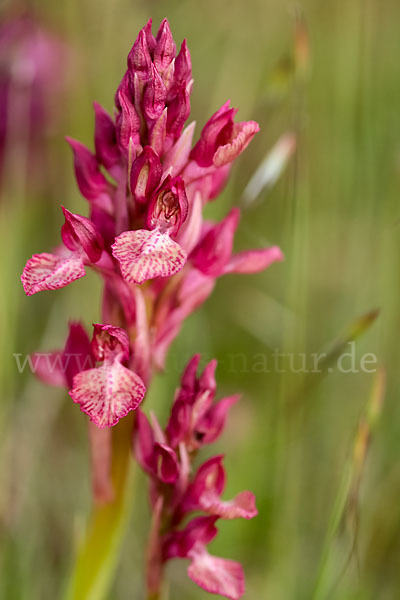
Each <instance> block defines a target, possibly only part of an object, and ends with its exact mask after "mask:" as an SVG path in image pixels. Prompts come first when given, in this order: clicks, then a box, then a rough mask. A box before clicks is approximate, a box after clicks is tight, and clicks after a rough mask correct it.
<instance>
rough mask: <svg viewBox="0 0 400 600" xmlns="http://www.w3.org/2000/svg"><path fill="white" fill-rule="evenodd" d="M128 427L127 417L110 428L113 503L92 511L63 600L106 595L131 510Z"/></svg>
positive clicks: (95, 598)
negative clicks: (111, 430)
mask: <svg viewBox="0 0 400 600" xmlns="http://www.w3.org/2000/svg"><path fill="white" fill-rule="evenodd" d="M132 425H133V416H128V417H125V418H124V419H122V420H121V421H120V423H119V424H118V425H116V426H115V427H113V432H112V465H111V479H112V483H113V488H114V499H113V501H112V502H108V503H107V504H103V505H98V506H94V507H93V510H92V514H91V515H90V518H89V522H88V526H87V530H86V533H85V536H84V539H83V540H82V542H81V544H80V546H79V549H78V553H77V557H76V561H75V564H74V567H73V571H72V573H71V576H70V579H69V583H68V586H67V593H66V595H65V600H103V599H104V598H105V597H106V596H107V593H108V591H109V588H110V585H111V583H112V578H113V574H114V572H115V568H116V566H117V561H118V557H119V550H120V547H121V543H122V540H123V536H124V533H125V530H126V523H127V521H128V519H129V516H130V512H131V507H132V495H133V470H132V465H133V464H134V463H133V461H132V459H131V447H132Z"/></svg>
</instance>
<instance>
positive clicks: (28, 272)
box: [21, 252, 86, 296]
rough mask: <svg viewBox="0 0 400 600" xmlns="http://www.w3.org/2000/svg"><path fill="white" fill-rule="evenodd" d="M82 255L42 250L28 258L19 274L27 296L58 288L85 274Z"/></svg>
mask: <svg viewBox="0 0 400 600" xmlns="http://www.w3.org/2000/svg"><path fill="white" fill-rule="evenodd" d="M85 274H86V273H85V268H84V264H83V260H82V257H81V256H80V255H78V254H70V255H69V256H57V255H55V254H49V253H47V252H43V253H42V254H34V255H33V256H32V258H30V259H29V260H28V262H27V263H26V265H25V268H24V270H23V273H22V275H21V281H22V285H23V287H24V290H25V293H26V295H27V296H32V295H33V294H36V293H37V292H41V291H43V290H58V289H60V288H63V287H65V286H66V285H68V284H69V283H72V282H73V281H75V280H76V279H80V278H81V277H84V275H85Z"/></svg>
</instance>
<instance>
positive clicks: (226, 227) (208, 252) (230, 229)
mask: <svg viewBox="0 0 400 600" xmlns="http://www.w3.org/2000/svg"><path fill="white" fill-rule="evenodd" d="M239 217H240V212H239V209H237V208H233V209H232V210H231V211H230V213H229V214H228V216H227V217H225V219H224V220H223V221H221V223H219V224H218V225H215V226H214V227H212V228H211V229H210V231H209V232H208V233H207V234H206V235H205V236H204V238H203V239H202V240H201V241H200V243H199V244H198V245H197V246H196V248H195V249H194V250H193V252H192V254H191V256H190V258H191V260H192V262H193V264H194V266H195V267H196V268H197V269H199V270H200V271H201V272H202V273H204V274H205V275H210V276H212V277H218V276H219V275H222V273H223V272H224V268H225V265H226V264H227V263H228V261H229V259H230V257H231V254H232V247H233V238H234V234H235V231H236V228H237V226H238V223H239Z"/></svg>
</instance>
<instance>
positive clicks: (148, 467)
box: [133, 408, 154, 473]
mask: <svg viewBox="0 0 400 600" xmlns="http://www.w3.org/2000/svg"><path fill="white" fill-rule="evenodd" d="M133 442H134V450H135V456H136V460H137V461H138V463H139V464H140V466H141V467H142V469H144V470H145V471H147V472H148V473H152V472H153V456H154V434H153V429H152V427H151V425H150V423H149V421H148V419H147V417H146V415H145V414H144V412H143V411H142V410H140V408H139V409H138V410H137V413H136V418H135V435H134V437H133Z"/></svg>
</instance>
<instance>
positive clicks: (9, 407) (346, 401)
mask: <svg viewBox="0 0 400 600" xmlns="http://www.w3.org/2000/svg"><path fill="white" fill-rule="evenodd" d="M2 4H3V18H6V16H9V15H10V12H11V13H13V11H14V12H15V11H16V10H17V9H18V8H19V7H20V6H21V5H18V6H17V5H13V4H11V3H2ZM30 7H31V8H33V10H34V11H35V14H36V17H37V18H38V19H39V20H40V21H41V22H42V23H43V24H44V26H46V27H48V28H49V29H50V30H52V31H53V32H56V33H58V35H60V36H61V37H62V39H63V40H64V43H65V45H66V46H67V47H68V48H69V50H68V60H66V62H65V65H61V67H60V78H66V82H67V84H66V86H65V89H64V91H63V94H62V95H61V97H60V98H59V100H58V102H59V105H58V111H57V113H58V117H57V119H56V120H55V121H54V123H53V125H52V128H51V131H50V132H47V134H46V154H45V158H44V160H43V164H42V171H41V174H40V175H39V176H37V175H36V177H34V178H33V177H32V175H31V174H30V173H29V172H27V169H26V165H27V163H29V160H30V157H29V156H27V152H26V146H25V147H24V145H23V144H22V145H21V144H20V145H19V146H18V148H17V149H16V150H14V151H13V152H12V155H11V156H10V157H8V158H7V161H8V162H7V163H6V170H5V174H4V175H3V179H2V182H1V202H0V212H1V221H0V229H1V230H0V234H1V241H2V252H1V254H0V273H1V281H2V294H1V296H0V310H1V321H0V322H1V336H0V351H1V364H0V375H1V382H0V389H1V390H2V399H1V404H0V448H1V480H0V509H1V513H0V519H1V537H2V545H1V555H0V558H1V568H2V576H1V582H0V598H4V599H6V600H14V599H15V600H17V599H18V600H19V599H24V600H25V599H29V600H37V599H47V598H58V597H60V594H61V592H60V590H61V589H62V586H63V584H64V581H65V577H66V574H67V572H68V568H69V566H70V563H71V560H72V557H73V552H74V547H75V545H76V542H77V539H78V538H79V536H80V535H81V532H82V527H83V525H84V522H85V516H86V514H87V511H88V510H89V506H90V490H89V476H88V464H87V433H86V423H85V419H84V418H83V417H82V414H81V413H80V412H79V411H78V410H77V408H76V407H74V406H73V404H72V402H71V401H70V400H69V399H68V397H67V395H66V394H65V393H63V392H60V391H58V390H54V389H50V388H46V387H45V386H43V385H42V384H40V383H39V382H37V381H36V380H35V379H34V378H33V376H32V375H31V374H30V373H29V372H28V370H26V371H25V372H24V373H23V374H19V373H18V369H17V367H16V362H15V359H14V357H13V353H21V354H22V355H25V354H26V353H28V352H32V351H33V350H36V349H39V350H42V351H47V350H49V349H53V348H57V347H61V346H62V344H63V341H64V339H65V335H66V331H67V326H66V324H67V321H68V319H69V318H74V319H77V318H80V319H82V320H83V321H84V322H86V323H87V324H90V323H92V322H96V321H97V320H98V318H99V300H98V298H99V285H98V282H97V281H96V279H95V277H92V276H91V275H90V274H89V275H88V276H87V277H86V278H85V279H84V280H82V281H80V282H79V283H76V284H74V285H73V286H71V287H69V288H66V289H64V290H63V291H60V292H57V293H45V294H39V295H37V296H34V297H32V298H29V299H28V298H26V297H25V296H24V294H23V290H22V286H21V285H20V282H19V274H20V272H21V270H22V268H23V265H24V263H25V260H26V259H27V258H28V257H29V256H30V255H31V254H32V253H34V252H42V251H49V250H50V249H51V248H52V246H53V245H55V244H56V243H58V239H59V227H60V225H61V223H62V215H61V211H60V208H59V206H60V204H64V205H66V206H68V208H70V209H71V210H74V211H76V212H83V211H84V210H85V208H84V200H83V199H82V198H80V196H79V193H78V190H77V187H76V185H75V181H74V175H73V170H72V160H71V155H70V150H69V148H68V147H67V145H66V143H65V142H64V135H66V134H68V135H71V136H72V137H76V138H78V139H80V140H81V141H83V142H85V143H87V144H88V145H90V146H91V145H92V136H93V111H92V101H93V100H97V101H98V102H100V103H101V104H103V105H104V106H105V107H106V108H107V109H108V110H111V109H112V102H113V94H114V91H115V89H116V87H117V85H118V83H119V80H120V78H121V76H122V74H123V71H124V69H125V59H126V55H127V52H128V51H129V49H130V47H131V45H132V43H133V41H134V39H135V37H136V35H137V32H138V30H139V29H140V28H141V27H142V26H143V25H144V24H145V22H146V21H147V19H148V17H149V16H152V18H153V22H154V24H155V26H156V27H157V26H158V23H159V22H160V21H161V19H162V18H163V17H164V16H167V17H168V19H169V21H170V24H171V28H172V31H173V34H174V37H175V40H176V42H177V44H180V42H181V40H182V39H183V38H184V37H186V38H187V39H188V44H189V48H190V50H191V53H192V62H193V73H194V78H195V85H194V91H193V94H192V119H195V120H196V121H197V123H198V125H197V134H198V133H199V131H200V129H201V127H202V125H203V124H204V122H205V121H206V119H207V118H208V117H209V116H210V114H211V113H212V112H214V111H215V110H216V109H217V108H218V107H219V106H220V105H221V104H222V103H223V102H224V101H225V100H226V99H227V98H230V99H231V101H232V104H233V105H234V106H237V107H239V108H240V112H239V117H240V119H241V120H245V119H256V120H258V121H259V122H260V125H261V133H260V134H258V135H257V136H256V138H255V140H254V141H253V143H252V144H251V146H250V147H249V148H248V150H247V151H246V153H245V154H244V155H243V156H242V157H241V158H240V159H239V160H238V161H237V164H236V165H235V167H234V169H233V173H232V177H231V180H230V182H229V185H228V186H227V188H226V190H225V191H224V193H223V195H222V197H221V198H220V199H219V200H218V201H217V202H216V203H215V204H214V205H213V206H211V207H210V211H209V215H210V216H213V217H218V218H219V217H221V216H223V215H224V214H225V213H226V212H227V210H228V208H229V207H230V206H231V205H233V204H238V203H240V200H241V196H242V192H243V189H244V187H245V185H246V184H247V182H248V180H249V178H250V176H251V175H252V173H253V172H254V170H255V169H256V167H257V166H258V165H259V163H260V162H261V160H262V158H263V157H264V156H265V154H266V152H267V151H268V150H269V149H270V148H271V146H272V145H273V144H274V143H275V142H276V140H277V139H278V138H279V136H280V135H281V134H282V133H284V132H286V131H293V132H295V133H296V135H297V151H296V154H295V155H294V157H293V158H292V160H291V162H290V164H289V167H288V168H287V169H286V171H285V173H284V175H283V176H282V177H281V178H280V180H279V182H278V183H277V185H276V186H275V187H274V188H273V189H272V190H269V191H264V192H263V193H262V194H261V196H260V198H259V201H258V202H257V203H255V204H254V205H253V206H250V207H249V208H248V209H246V210H244V211H243V218H242V223H241V227H240V231H239V233H238V236H237V247H238V248H245V247H252V246H261V245H266V244H279V245H280V246H281V248H282V249H283V251H284V253H285V262H284V263H281V264H278V265H274V266H273V267H272V268H271V269H270V270H268V271H267V272H265V273H263V274H260V275H257V276H255V275H253V276H246V277H245V276H231V277H226V278H224V279H223V280H221V281H220V282H219V283H218V286H217V289H216V291H215V292H214V295H213V296H212V298H211V299H210V300H209V301H208V303H207V304H206V305H205V307H204V308H202V309H201V310H200V311H199V312H198V313H197V314H195V315H194V316H192V317H191V318H190V319H189V321H188V322H187V323H186V325H185V327H184V330H183V332H182V334H181V336H180V338H179V339H178V340H177V341H176V342H175V343H174V345H173V347H172V351H171V357H170V361H169V363H168V367H167V371H166V374H165V375H164V376H162V377H159V378H157V379H156V381H155V383H154V386H153V389H152V391H151V394H150V397H149V399H148V408H151V409H154V410H156V411H157V413H158V414H159V415H160V418H161V419H163V418H164V419H165V417H166V414H167V411H168V408H169V406H170V402H171V399H172V394H173V391H174V389H175V387H176V385H177V383H178V377H179V369H178V368H177V366H176V365H177V364H179V365H180V366H182V365H183V364H184V362H185V360H186V359H187V358H188V357H189V356H190V355H191V354H193V353H194V352H201V353H202V354H203V355H204V357H205V359H206V358H211V357H214V356H215V357H216V358H217V359H218V360H219V368H218V381H219V392H220V394H221V395H222V394H227V393H231V392H234V391H235V392H236V391H240V392H241V393H242V401H241V403H240V404H239V405H237V406H236V407H235V409H234V410H233V411H232V414H231V419H230V422H229V427H228V430H227V432H226V434H225V436H224V437H223V439H222V440H221V442H219V444H218V445H217V446H215V447H214V448H212V450H213V453H217V452H219V451H223V452H225V453H226V466H227V472H228V487H227V491H226V497H229V496H230V495H234V494H235V493H237V492H238V491H240V490H241V489H251V490H253V491H254V492H255V494H256V497H257V504H258V509H259V516H258V517H257V519H254V520H253V521H250V522H239V521H237V522H236V521H235V522H229V523H228V522H226V523H222V522H221V524H220V534H219V536H218V539H217V540H216V542H214V543H213V547H212V550H213V552H215V553H216V554H219V555H221V556H225V557H229V558H233V559H237V560H240V561H242V562H243V564H244V567H245V571H246V576H247V592H246V598H249V599H255V598H258V599H264V598H265V599H268V598H271V599H273V600H289V599H290V600H291V599H296V600H297V599H311V598H315V599H317V598H336V599H340V600H347V599H349V600H350V599H357V600H358V599H362V600H364V599H374V600H375V599H378V598H379V599H380V600H381V599H382V600H392V599H395V598H398V597H399V589H400V570H399V560H400V535H399V534H400V508H399V500H398V499H399V494H400V461H399V436H400V409H399V403H398V389H399V383H400V382H399V375H398V358H399V350H398V339H397V338H398V331H399V326H400V323H399V321H400V318H399V317H400V313H399V309H398V305H399V283H400V281H399V277H400V268H399V267H400V265H399V262H400V248H399V246H400V236H399V224H400V221H399V219H400V210H399V208H398V205H399V202H398V198H399V188H400V186H399V180H400V117H399V106H400V71H399V63H398V21H399V19H400V7H399V4H398V2H396V1H395V0H385V2H376V1H375V2H374V1H373V0H364V1H362V0H354V1H352V2H348V1H345V0H332V1H331V2H322V1H318V0H304V1H303V2H302V3H301V4H295V3H292V2H281V1H280V0H248V1H247V2H228V1H227V0H221V1H220V2H218V3H216V2H212V1H211V0H203V1H202V2H201V3H200V2H195V1H194V0H186V1H184V0H180V1H178V0H169V1H166V2H161V1H157V0H146V1H144V0H143V1H141V2H139V1H133V0H132V1H129V2H128V1H127V0H69V1H68V2H58V3H55V2H51V1H50V0H41V1H40V2H39V1H38V0H36V1H34V2H30ZM299 13H300V14H302V16H303V19H304V22H305V23H306V26H307V30H308V35H309V41H310V47H311V63H310V66H309V69H308V72H307V73H306V72H304V73H300V75H299V73H297V75H295V71H294V38H295V23H296V15H298V14H299ZM376 308H379V309H380V311H381V312H380V315H379V318H378V319H377V321H376V323H375V324H374V325H373V327H371V329H370V330H368V331H367V332H366V333H365V334H364V335H363V336H362V337H361V338H360V339H359V340H357V344H356V357H357V364H358V365H359V361H360V359H361V357H362V356H363V355H364V354H365V353H374V354H375V355H376V356H377V357H378V364H379V365H380V366H383V367H385V368H386V369H387V371H388V388H387V394H386V398H385V403H384V407H383V411H382V416H381V419H380V421H379V423H378V426H377V428H376V429H375V431H374V436H373V440H372V445H371V448H370V453H369V456H368V459H367V463H366V468H365V470H364V473H363V478H362V483H361V489H360V497H359V505H358V510H357V518H353V517H354V515H353V517H352V515H351V513H350V511H347V510H345V515H344V518H343V519H341V520H340V524H339V526H338V527H337V531H336V532H335V535H334V536H333V537H332V539H331V540H330V541H329V560H328V561H327V565H326V567H325V575H326V577H325V587H323V589H322V591H321V589H320V590H319V591H316V580H317V576H318V569H319V565H320V561H321V554H322V551H323V547H324V543H325V540H326V535H327V532H328V530H329V524H330V522H331V515H332V511H333V510H334V505H335V501H336V499H337V495H338V493H339V490H340V488H341V486H342V482H343V477H344V476H345V473H346V469H347V468H348V465H349V461H350V462H351V456H352V448H353V444H354V440H355V438H356V435H357V429H358V424H359V422H360V418H361V417H362V415H363V414H364V413H365V411H366V406H367V402H368V398H369V395H370V391H371V388H372V386H373V381H374V374H370V373H365V372H362V371H360V372H358V373H342V372H340V371H339V370H338V369H336V368H335V369H333V372H332V373H329V374H327V376H326V377H324V378H319V377H318V378H317V377H315V378H312V382H313V384H314V383H315V385H308V386H305V381H304V375H303V374H301V373H300V374H295V373H289V372H285V373H279V372H277V371H276V370H274V369H273V362H272V361H273V359H272V354H273V352H274V351H275V349H279V352H282V353H283V352H285V353H294V354H296V355H297V354H298V353H313V352H319V351H321V350H324V349H325V348H326V347H327V346H329V344H330V343H331V342H332V341H334V340H335V339H337V338H338V337H340V335H341V334H342V333H343V331H345V330H346V328H347V327H348V326H350V325H351V324H352V323H354V322H355V321H356V319H357V318H358V317H360V315H363V314H365V313H367V312H368V311H370V310H372V309H376ZM239 355H240V356H239ZM262 357H268V361H269V363H268V364H269V366H270V371H271V372H269V373H266V372H264V371H265V369H263V367H262V364H261V363H260V361H262V360H263V358H262ZM232 361H233V362H232ZM260 364H261V366H260ZM296 366H297V365H296ZM144 515H146V517H144ZM346 516H347V518H346ZM148 522H149V518H148V510H147V504H146V490H145V480H144V478H142V477H140V478H139V480H138V493H137V497H136V499H135V508H134V513H133V519H132V522H131V524H130V529H129V532H128V535H127V538H126V541H125V544H124V548H123V552H122V560H121V564H120V567H119V571H118V575H117V578H116V580H115V584H114V587H113V590H112V592H111V594H110V598H117V599H118V600H125V599H128V598H135V599H136V598H137V599H140V598H142V597H143V596H142V564H143V548H144V543H145V535H146V531H147V528H148ZM355 538H356V543H355ZM183 562H184V561H182V563H183ZM169 577H170V581H171V592H170V597H171V598H172V599H174V600H175V599H176V598H185V599H186V600H196V599H199V600H200V599H201V598H205V597H206V596H207V594H206V593H205V592H202V591H201V590H199V589H197V588H196V586H195V585H194V584H192V582H190V581H189V580H188V579H187V578H186V575H185V565H184V564H179V563H177V564H173V565H171V568H170V569H169Z"/></svg>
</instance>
